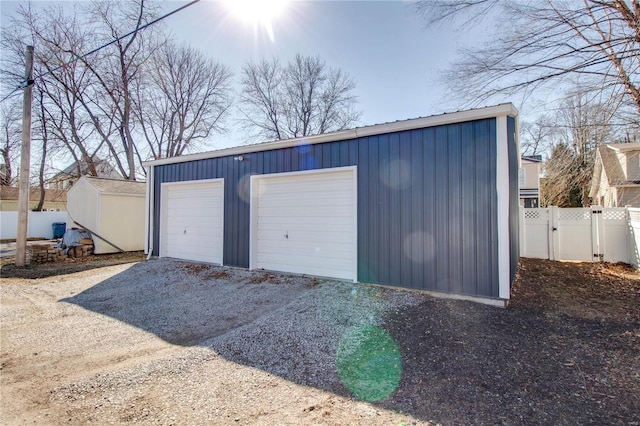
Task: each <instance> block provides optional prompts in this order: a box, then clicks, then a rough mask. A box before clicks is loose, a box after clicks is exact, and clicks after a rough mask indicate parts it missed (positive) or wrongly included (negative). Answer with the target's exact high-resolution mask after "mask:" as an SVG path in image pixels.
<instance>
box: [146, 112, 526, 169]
mask: <svg viewBox="0 0 640 426" xmlns="http://www.w3.org/2000/svg"><path fill="white" fill-rule="evenodd" d="M508 115H510V116H517V115H518V110H517V109H516V108H515V106H514V105H513V104H512V103H510V102H509V103H505V104H500V105H495V106H490V107H484V108H477V109H472V110H467V111H458V112H452V113H445V114H439V115H432V116H429V117H420V118H413V119H409V120H402V121H395V122H391V123H383V124H375V125H372V126H364V127H356V128H354V129H349V130H340V131H337V132H331V133H324V134H320V135H314V136H306V137H301V138H294V139H285V140H276V141H271V142H262V143H257V144H252V145H242V146H237V147H232V148H224V149H219V150H216V151H209V152H202V153H199V154H191V155H184V156H181V157H172V158H162V159H159V160H151V161H145V162H143V163H142V165H143V166H144V167H153V166H161V165H165V164H175V163H186V162H188V161H197V160H205V159H209V158H218V157H226V156H229V155H240V154H249V153H252V152H260V151H269V150H273V149H282V148H291V147H296V146H300V145H315V144H319V143H326V142H335V141H341V140H348V139H356V138H361V137H366V136H373V135H380V134H384V133H391V132H399V131H404V130H413V129H420V128H424V127H433V126H440V125H444V124H452V123H460V122H465V121H472V120H482V119H485V118H493V117H500V116H508Z"/></svg>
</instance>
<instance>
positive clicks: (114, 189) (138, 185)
mask: <svg viewBox="0 0 640 426" xmlns="http://www.w3.org/2000/svg"><path fill="white" fill-rule="evenodd" d="M82 179H85V180H86V181H87V182H89V183H90V184H91V185H92V186H93V187H94V188H96V189H97V190H98V192H100V193H103V194H123V195H124V194H126V195H145V193H146V188H147V186H146V184H145V183H144V182H134V181H130V180H122V179H105V178H97V177H89V176H83V177H82Z"/></svg>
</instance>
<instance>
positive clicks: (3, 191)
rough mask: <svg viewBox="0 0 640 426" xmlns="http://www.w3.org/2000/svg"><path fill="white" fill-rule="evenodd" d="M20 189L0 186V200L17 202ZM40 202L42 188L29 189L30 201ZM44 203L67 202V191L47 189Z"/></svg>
mask: <svg viewBox="0 0 640 426" xmlns="http://www.w3.org/2000/svg"><path fill="white" fill-rule="evenodd" d="M17 199H18V188H17V187H15V186H0V200H17ZM38 200H40V188H29V201H38ZM44 201H49V202H60V203H66V202H67V191H66V190H62V189H45V190H44Z"/></svg>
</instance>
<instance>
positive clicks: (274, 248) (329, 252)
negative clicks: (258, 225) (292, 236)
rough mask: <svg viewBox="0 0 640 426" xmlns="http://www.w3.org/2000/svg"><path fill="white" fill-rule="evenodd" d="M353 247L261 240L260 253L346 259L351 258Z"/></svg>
mask: <svg viewBox="0 0 640 426" xmlns="http://www.w3.org/2000/svg"><path fill="white" fill-rule="evenodd" d="M351 251H352V247H351V244H350V243H343V244H335V243H316V242H309V241H289V242H287V243H286V244H283V243H282V242H281V241H279V240H278V241H276V240H260V250H259V253H281V254H284V255H288V256H289V255H296V254H298V253H309V254H311V255H314V256H316V255H322V256H324V257H327V258H344V257H345V256H348V257H350V256H351Z"/></svg>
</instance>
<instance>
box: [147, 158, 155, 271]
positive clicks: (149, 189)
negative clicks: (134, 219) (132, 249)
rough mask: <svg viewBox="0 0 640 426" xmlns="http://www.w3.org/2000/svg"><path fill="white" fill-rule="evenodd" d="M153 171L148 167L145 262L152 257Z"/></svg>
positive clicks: (152, 167)
mask: <svg viewBox="0 0 640 426" xmlns="http://www.w3.org/2000/svg"><path fill="white" fill-rule="evenodd" d="M154 170H155V167H154V166H150V167H149V171H148V172H147V214H146V221H147V226H146V229H147V250H148V254H147V260H149V259H151V256H152V255H153V215H154V208H153V193H154V191H153V188H154V181H153V178H154Z"/></svg>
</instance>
